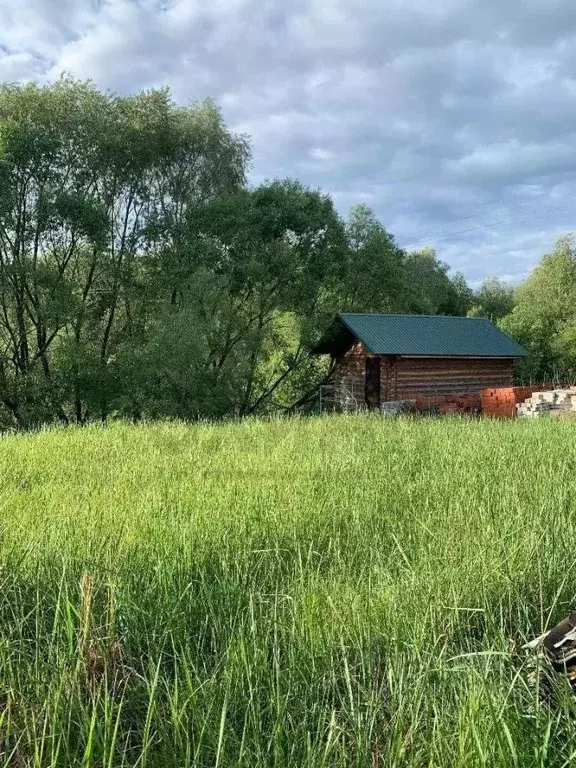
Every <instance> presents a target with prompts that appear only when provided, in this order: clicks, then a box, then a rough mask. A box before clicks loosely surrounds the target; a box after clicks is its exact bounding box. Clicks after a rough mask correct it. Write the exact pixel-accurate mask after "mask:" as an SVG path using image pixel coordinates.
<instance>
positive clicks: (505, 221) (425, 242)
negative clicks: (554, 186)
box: [402, 205, 569, 249]
mask: <svg viewBox="0 0 576 768" xmlns="http://www.w3.org/2000/svg"><path fill="white" fill-rule="evenodd" d="M568 208H569V206H567V205H562V206H557V207H555V208H549V209H548V210H547V211H545V212H544V213H542V214H540V215H539V216H530V217H529V218H528V219H527V218H526V217H525V216H519V217H516V218H513V219H502V220H501V221H494V222H492V223H490V224H482V225H481V226H479V227H471V228H469V229H461V230H459V231H458V232H451V233H449V234H447V235H444V237H439V238H437V239H436V240H420V241H418V242H417V243H411V244H410V245H404V246H402V247H403V248H404V249H408V248H416V247H418V246H420V245H434V243H440V242H441V241H442V240H447V239H448V238H450V237H456V236H457V235H464V234H467V233H468V232H477V231H478V230H480V229H490V228H491V227H498V226H500V225H505V224H512V223H513V222H516V221H534V220H535V219H543V218H544V217H545V216H547V215H548V214H549V213H552V212H554V211H562V210H567V209H568Z"/></svg>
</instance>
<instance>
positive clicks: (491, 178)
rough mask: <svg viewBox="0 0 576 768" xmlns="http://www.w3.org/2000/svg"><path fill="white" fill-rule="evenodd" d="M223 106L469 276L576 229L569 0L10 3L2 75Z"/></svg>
mask: <svg viewBox="0 0 576 768" xmlns="http://www.w3.org/2000/svg"><path fill="white" fill-rule="evenodd" d="M63 71H67V72H70V73H72V74H73V75H75V76H77V77H80V78H91V79H92V80H94V81H95V82H96V83H97V84H98V85H99V86H101V87H102V88H110V89H113V90H116V91H118V92H122V93H127V92H131V91H137V90H140V89H142V88H144V87H151V86H160V85H166V84H167V85H169V86H170V87H171V88H172V91H173V94H174V97H175V99H176V100H177V101H180V102H187V101H189V100H192V99H202V98H204V97H205V96H212V97H213V98H215V99H216V101H217V102H218V103H219V104H220V105H221V107H222V110H223V112H224V115H225V118H226V121H227V123H228V125H229V126H230V127H232V128H233V129H235V130H237V131H240V132H242V133H247V134H249V135H250V136H251V138H252V146H253V152H254V162H253V168H252V181H253V182H254V183H257V182H259V181H261V180H263V179H265V178H272V177H277V176H294V177H297V178H300V179H301V180H302V181H304V182H306V183H307V184H310V185H311V186H313V187H320V188H322V189H324V190H326V191H328V192H330V194H331V195H332V196H333V197H334V199H335V201H336V204H337V206H338V208H339V209H340V210H341V211H342V212H343V213H344V214H345V213H346V212H347V211H348V209H349V208H350V206H351V205H353V204H354V203H356V202H365V203H367V204H368V205H370V206H371V207H372V208H373V209H374V210H375V211H376V213H377V214H378V216H379V217H380V219H381V220H382V221H383V223H384V224H385V225H386V227H387V228H388V229H389V230H390V231H391V232H393V233H394V235H395V236H396V238H397V240H398V242H399V244H400V245H403V246H407V247H408V246H414V247H415V246H420V245H426V244H431V245H433V247H435V248H436V250H437V252H438V253H439V255H440V257H441V258H442V259H444V260H445V261H447V262H448V263H449V264H451V265H452V267H453V268H454V269H458V270H461V271H463V272H464V273H465V274H466V276H467V277H468V278H469V279H470V280H471V281H474V282H475V281H478V280H480V279H482V278H483V277H485V276H487V275H493V274H499V275H502V276H505V277H507V278H508V279H512V280H519V279H521V278H522V277H523V276H524V275H526V274H527V273H528V271H529V270H530V268H531V267H532V266H533V265H534V263H535V262H536V261H537V260H538V258H539V256H540V255H541V254H542V253H543V252H545V251H546V250H547V249H549V248H550V247H551V245H552V244H553V242H554V240H555V239H556V237H557V236H558V235H560V234H562V233H564V232H567V231H571V230H572V229H576V225H575V224H574V202H573V198H574V193H575V192H576V151H575V150H576V2H575V0H0V79H1V80H27V79H37V80H41V81H44V80H50V79H54V78H56V77H58V76H59V75H60V74H61V73H62V72H63Z"/></svg>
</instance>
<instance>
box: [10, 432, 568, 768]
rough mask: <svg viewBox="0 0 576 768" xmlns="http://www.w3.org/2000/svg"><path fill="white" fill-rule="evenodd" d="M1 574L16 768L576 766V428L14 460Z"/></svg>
mask: <svg viewBox="0 0 576 768" xmlns="http://www.w3.org/2000/svg"><path fill="white" fill-rule="evenodd" d="M0 565H1V569H0V765H2V766H10V768H21V767H22V766H28V765H30V766H38V767H40V766H51V768H65V767H66V766H84V767H85V768H89V767H94V768H96V767H97V768H119V767H120V766H139V767H141V768H145V767H148V768H152V767H154V768H185V767H186V766H202V767H204V766H205V767H206V768H213V767H214V766H222V767H224V766H247V767H248V766H249V767H250V768H253V767H254V768H260V767H261V766H309V767H311V766H314V767H315V768H316V766H326V768H328V767H330V768H332V767H334V766H336V767H337V766H365V767H366V768H376V767H379V766H408V767H413V766H442V767H444V766H449V767H450V768H452V767H454V766H462V768H464V766H465V767H466V768H471V767H472V766H521V767H522V768H525V767H527V766H558V767H560V766H566V768H567V767H568V766H569V765H572V764H573V763H572V762H571V760H572V756H573V755H576V720H574V714H575V713H576V706H575V705H573V704H572V702H571V700H570V698H569V697H563V698H562V700H561V704H560V706H559V707H558V708H557V709H547V708H545V707H538V706H536V694H535V692H534V691H533V689H532V688H530V686H528V685H527V684H526V670H525V667H524V666H523V665H524V654H523V652H522V651H521V650H520V646H521V644H522V643H523V642H524V640H525V639H527V638H531V637H533V636H534V635H536V634H538V633H540V632H541V631H542V629H543V628H544V627H545V626H546V625H547V624H550V625H552V624H554V623H555V622H556V621H558V620H560V619H561V618H563V617H564V615H565V614H566V613H567V612H568V611H569V610H570V609H571V608H574V607H576V578H575V577H576V430H575V428H574V426H573V425H572V424H570V423H560V422H546V421H540V422H532V421H529V422H524V423H522V422H515V423H513V422H491V421H464V420H458V419H454V420H450V419H448V420H421V421H408V420H406V421H404V420H398V421H389V420H383V419H379V418H372V417H325V418H320V419H314V420H309V421H291V422H268V423H266V422H246V423H239V424H230V425H227V426H210V425H206V426H202V425H200V426H193V427H190V426H181V425H156V426H149V427H145V426H141V427H129V426H122V425H118V426H111V427H108V428H101V427H90V428H85V429H79V430H69V431H66V430H64V431H51V432H50V431H48V432H45V433H40V434H36V435H22V436H18V435H17V436H10V437H6V438H4V439H2V440H0Z"/></svg>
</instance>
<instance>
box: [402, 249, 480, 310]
mask: <svg viewBox="0 0 576 768" xmlns="http://www.w3.org/2000/svg"><path fill="white" fill-rule="evenodd" d="M405 270H406V282H407V286H408V291H409V296H408V310H409V311H410V312H413V313H416V314H424V315H465V314H466V312H467V311H468V308H469V302H470V294H469V289H468V288H467V286H466V283H465V281H463V279H462V276H461V275H459V274H457V275H455V276H454V278H451V277H450V275H449V274H448V270H449V267H448V265H447V264H444V263H443V262H441V261H439V260H438V257H437V256H436V251H434V249H433V248H423V249H422V250H421V251H411V252H410V253H408V254H407V255H406V259H405Z"/></svg>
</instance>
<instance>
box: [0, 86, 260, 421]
mask: <svg viewBox="0 0 576 768" xmlns="http://www.w3.org/2000/svg"><path fill="white" fill-rule="evenodd" d="M0 136H1V143H0V402H1V403H2V405H3V409H4V413H3V420H4V422H5V423H11V422H12V423H15V424H17V425H19V426H27V425H29V424H33V423H38V422H42V421H46V420H50V419H52V418H56V417H58V418H60V419H61V420H62V421H68V420H70V419H71V418H74V419H76V420H77V421H83V420H84V419H86V418H87V417H88V416H89V415H94V414H95V413H97V415H99V416H101V417H102V418H105V417H106V416H107V414H108V413H109V412H110V410H111V409H113V408H114V407H115V403H114V401H115V399H118V396H119V394H121V391H120V390H121V389H122V388H124V389H130V387H131V385H130V383H129V382H128V381H126V380H122V378H121V377H120V378H119V376H120V374H119V371H122V372H123V373H124V372H125V366H123V364H122V362H121V361H122V357H123V355H124V354H125V353H128V354H130V353H131V352H130V351H131V350H132V349H133V347H134V345H135V344H138V343H139V342H140V341H141V339H142V336H143V335H144V334H145V333H146V323H147V317H148V311H149V309H150V301H149V297H150V296H151V295H152V294H153V293H154V291H151V290H149V286H146V285H144V284H143V277H144V270H143V263H144V260H145V256H146V254H147V253H150V252H151V251H155V252H156V251H159V250H161V248H162V247H166V245H168V244H171V243H173V242H175V241H177V240H178V237H179V236H180V232H181V228H182V224H183V222H184V219H185V216H186V211H187V209H188V207H189V206H190V205H191V204H194V205H196V204H197V203H198V202H200V201H206V200H209V199H210V198H211V197H214V196H216V195H221V194H229V193H231V192H232V191H234V190H236V189H238V188H240V187H241V186H242V185H243V183H244V180H245V167H246V163H247V160H248V156H249V152H248V146H247V143H246V141H245V139H244V138H243V137H237V136H234V135H233V134H231V133H230V132H228V131H227V130H226V128H225V126H224V125H223V122H222V119H221V116H220V114H219V112H218V110H217V109H216V108H215V107H214V105H213V104H211V103H210V102H206V103H204V104H202V105H192V106H190V107H186V108H182V107H176V106H175V105H174V104H173V103H172V101H171V99H170V95H169V92H168V91H167V90H160V91H148V92H144V93H141V94H138V95H136V96H127V97H118V96H115V95H113V94H102V93H100V92H99V91H97V89H96V88H95V87H94V86H93V85H92V84H90V83H79V82H76V81H74V80H72V79H69V78H64V79H62V80H60V81H58V82H57V83H54V84H52V85H49V86H44V87H40V86H38V85H35V84H30V85H25V86H22V85H4V86H2V87H1V88H0ZM0 416H1V414H0Z"/></svg>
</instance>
